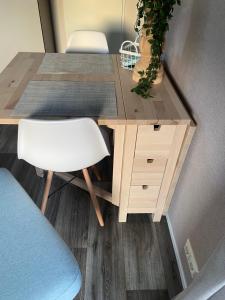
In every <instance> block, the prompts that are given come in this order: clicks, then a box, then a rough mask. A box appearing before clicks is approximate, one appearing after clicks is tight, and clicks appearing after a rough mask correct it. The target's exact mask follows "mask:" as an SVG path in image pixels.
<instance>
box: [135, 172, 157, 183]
mask: <svg viewBox="0 0 225 300" xmlns="http://www.w3.org/2000/svg"><path fill="white" fill-rule="evenodd" d="M162 179H163V173H132V177H131V185H153V186H157V185H161V183H162Z"/></svg>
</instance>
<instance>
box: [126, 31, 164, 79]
mask: <svg viewBox="0 0 225 300" xmlns="http://www.w3.org/2000/svg"><path fill="white" fill-rule="evenodd" d="M148 39H149V37H148V38H147V37H146V34H145V33H144V31H143V32H142V36H141V39H140V53H141V58H140V59H139V61H138V62H137V63H136V64H135V67H134V70H133V76H132V79H133V80H134V81H135V82H138V81H139V79H140V78H141V75H140V74H139V73H138V72H139V71H145V70H146V69H147V68H148V66H149V64H150V62H151V45H150V44H149V42H148ZM163 74H164V69H163V65H161V67H160V69H159V71H158V76H157V78H156V80H155V81H154V82H153V83H154V84H159V83H160V82H161V81H162V79H163Z"/></svg>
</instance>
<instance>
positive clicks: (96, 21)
mask: <svg viewBox="0 0 225 300" xmlns="http://www.w3.org/2000/svg"><path fill="white" fill-rule="evenodd" d="M136 2H137V1H136V0H114V1H110V0H86V1H83V0H76V1H74V0H51V5H52V10H53V17H54V26H55V29H56V40H57V50H58V52H64V50H65V47H66V43H67V40H68V37H69V35H70V33H71V32H73V31H74V30H97V31H102V32H105V33H106V35H107V40H108V43H109V48H110V52H111V53H118V50H119V47H120V44H121V42H122V41H123V39H124V38H126V37H129V38H132V37H133V36H134V30H133V27H134V23H135V20H136Z"/></svg>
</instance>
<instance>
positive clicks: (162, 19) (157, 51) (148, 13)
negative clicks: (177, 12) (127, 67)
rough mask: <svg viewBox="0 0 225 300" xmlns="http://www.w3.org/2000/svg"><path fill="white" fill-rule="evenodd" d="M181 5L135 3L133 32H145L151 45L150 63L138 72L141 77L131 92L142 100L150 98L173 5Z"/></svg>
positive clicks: (168, 0) (169, 0)
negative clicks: (135, 17)
mask: <svg viewBox="0 0 225 300" xmlns="http://www.w3.org/2000/svg"><path fill="white" fill-rule="evenodd" d="M175 4H178V5H180V4H181V1H180V0H139V1H138V3H137V10H138V14H137V21H136V25H135V31H136V32H139V31H141V30H144V31H145V34H146V37H147V39H148V42H149V43H150V44H151V61H150V64H149V66H148V67H147V69H146V70H142V71H139V72H138V73H139V74H140V75H141V78H140V79H139V82H138V84H137V86H136V87H134V88H133V89H132V92H135V93H137V94H138V95H141V96H142V97H143V98H148V97H151V93H150V89H151V87H152V84H153V82H154V80H156V78H157V75H158V71H159V69H160V66H161V56H162V52H163V45H164V37H165V33H166V31H167V30H169V20H170V19H171V18H172V13H173V8H174V5H175Z"/></svg>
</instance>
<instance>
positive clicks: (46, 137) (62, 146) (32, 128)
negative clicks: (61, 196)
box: [17, 118, 109, 226]
mask: <svg viewBox="0 0 225 300" xmlns="http://www.w3.org/2000/svg"><path fill="white" fill-rule="evenodd" d="M17 148H18V158H19V159H24V160H25V161H27V162H28V163H30V164H32V165H34V166H35V167H38V168H41V169H44V170H48V175H47V182H46V185H45V190H44V195H43V200H42V204H41V211H42V212H43V213H44V212H45V209H46V205H47V201H48V195H49V190H50V187H51V182H52V177H53V172H72V171H78V170H82V172H83V175H84V179H85V181H86V184H87V187H88V190H89V193H90V197H91V200H92V202H93V205H94V208H95V212H96V215H97V218H98V221H99V224H100V225H101V226H104V222H103V218H102V214H101V211H100V207H99V203H98V201H97V198H96V195H95V192H94V188H93V185H92V182H91V179H90V176H89V173H88V170H87V168H88V167H90V166H93V165H95V164H96V163H97V162H99V161H100V160H102V159H103V158H104V157H105V156H108V155H109V152H108V149H107V146H106V144H105V141H104V138H103V136H102V134H101V132H100V129H99V127H98V126H97V124H96V123H95V122H94V121H93V120H92V119H90V118H81V119H69V120H59V121H58V120H57V121H44V120H33V119H22V120H20V122H19V129H18V146H17Z"/></svg>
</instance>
